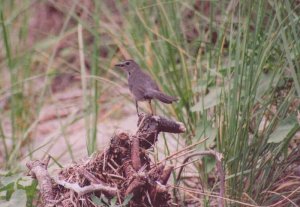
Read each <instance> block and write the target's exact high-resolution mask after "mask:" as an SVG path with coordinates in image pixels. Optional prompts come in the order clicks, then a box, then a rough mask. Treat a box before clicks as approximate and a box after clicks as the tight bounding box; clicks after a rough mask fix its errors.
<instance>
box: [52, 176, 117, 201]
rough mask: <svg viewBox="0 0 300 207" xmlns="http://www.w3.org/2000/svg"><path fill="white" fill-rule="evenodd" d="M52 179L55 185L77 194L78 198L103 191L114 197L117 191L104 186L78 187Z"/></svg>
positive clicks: (74, 184) (55, 178)
mask: <svg viewBox="0 0 300 207" xmlns="http://www.w3.org/2000/svg"><path fill="white" fill-rule="evenodd" d="M53 179H54V181H55V182H56V183H57V184H59V185H62V186H64V187H65V188H68V189H70V190H73V191H75V192H76V193H78V196H79V197H80V196H83V195H85V194H87V193H91V192H95V191H104V192H106V193H108V194H110V195H112V196H116V195H117V191H118V188H116V187H111V186H106V185H102V184H91V185H88V186H84V187H80V186H79V185H78V183H68V182H66V181H64V180H59V179H58V178H57V177H54V178H53Z"/></svg>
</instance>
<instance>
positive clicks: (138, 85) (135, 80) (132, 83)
mask: <svg viewBox="0 0 300 207" xmlns="http://www.w3.org/2000/svg"><path fill="white" fill-rule="evenodd" d="M115 66H116V67H119V68H121V69H123V70H124V71H126V72H127V75H128V85H129V90H130V92H131V93H132V94H133V96H134V98H135V106H136V111H137V114H138V115H139V110H138V101H148V102H149V104H150V109H151V113H152V114H153V110H152V106H151V100H152V99H157V100H159V101H161V102H163V103H166V104H171V103H172V102H174V101H177V100H178V99H177V98H176V97H173V96H169V95H166V94H164V93H163V92H161V91H160V90H159V88H158V86H157V84H156V83H155V82H154V80H152V78H151V77H150V76H149V75H148V74H146V73H145V72H143V71H142V70H141V69H140V67H139V65H138V64H137V63H136V62H135V61H134V60H124V61H122V62H120V63H118V64H116V65H115Z"/></svg>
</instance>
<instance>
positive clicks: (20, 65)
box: [0, 0, 300, 206]
mask: <svg viewBox="0 0 300 207" xmlns="http://www.w3.org/2000/svg"><path fill="white" fill-rule="evenodd" d="M0 22H1V27H0V31H1V32H0V35H1V40H0V48H1V53H0V65H1V67H0V75H1V78H0V123H1V125H0V142H1V146H0V167H1V169H2V170H1V172H0V174H1V180H0V197H1V198H2V199H3V201H1V202H2V204H3V206H10V205H13V204H14V202H16V201H18V202H20V201H22V202H21V203H25V204H24V206H26V205H27V206H35V205H36V204H37V202H38V201H37V200H38V196H37V195H36V193H35V192H36V183H35V182H33V181H32V180H31V179H29V178H28V177H26V176H25V174H24V172H25V167H24V163H23V162H22V161H24V159H30V158H31V157H32V154H33V153H34V152H36V151H42V152H44V154H45V155H46V154H47V150H45V146H46V145H47V147H48V145H49V143H46V144H45V145H41V146H39V147H38V148H35V147H34V146H33V145H32V142H33V139H34V137H35V136H34V134H35V131H36V130H37V126H38V125H39V123H40V122H41V119H40V116H41V111H42V109H43V107H45V105H51V104H53V105H55V104H57V103H56V102H55V101H54V99H53V98H52V97H53V95H54V94H57V93H59V92H60V93H61V92H63V94H64V95H66V94H68V93H71V92H70V91H72V90H68V89H70V88H72V89H74V90H75V88H77V89H80V94H79V95H78V96H79V100H78V99H76V101H75V102H73V100H72V99H71V100H69V101H70V102H71V103H73V104H74V105H76V106H78V108H77V109H76V110H75V111H73V112H72V113H70V114H69V115H68V120H67V121H65V122H64V123H62V124H61V125H60V133H61V134H63V135H64V134H65V133H66V129H67V127H68V126H69V125H71V124H73V123H75V122H76V121H78V120H80V119H83V120H84V126H85V132H86V136H85V137H83V138H82V139H86V148H87V153H88V154H89V155H90V154H92V153H93V152H94V151H95V150H97V145H96V141H97V139H99V137H97V130H99V129H98V123H99V120H103V119H106V118H110V117H115V118H118V117H119V115H116V112H118V111H119V112H120V113H121V114H122V107H120V106H119V104H120V103H125V102H124V101H127V103H126V104H125V106H123V108H124V107H125V108H126V106H127V105H132V107H134V104H133V103H130V102H128V100H129V101H131V98H130V96H129V95H128V94H126V93H123V90H122V88H123V87H124V86H126V82H127V80H126V76H125V75H124V74H123V73H120V72H118V71H117V70H113V69H112V68H113V65H114V64H115V63H117V62H118V61H120V60H123V59H128V58H130V59H135V60H136V61H137V62H138V63H139V64H140V65H141V66H142V67H143V68H144V69H145V70H147V72H148V73H150V74H151V75H152V77H153V78H155V79H156V81H157V83H158V84H159V86H160V87H161V88H162V90H163V91H165V92H166V93H168V94H170V95H174V96H177V97H179V98H180V101H179V102H178V103H177V104H173V105H170V106H165V105H164V106H160V105H159V104H157V106H156V107H157V111H159V112H158V113H161V114H165V115H166V116H171V117H174V119H178V120H179V121H181V122H183V123H184V124H185V125H186V127H187V132H186V134H184V135H183V136H182V137H180V138H179V139H177V140H178V142H183V143H185V144H186V145H191V144H193V143H196V142H198V141H199V140H201V139H203V138H204V137H207V140H206V141H205V143H203V144H202V145H201V146H198V148H197V150H199V151H201V150H207V149H213V150H216V151H218V152H220V153H222V154H223V156H224V160H223V161H224V162H223V168H224V170H225V172H226V175H225V179H226V193H225V195H226V198H227V200H226V203H227V205H228V206H239V205H241V206H262V205H263V206H298V205H300V188H299V184H300V168H299V161H300V160H299V157H300V155H299V144H298V143H299V138H300V136H299V114H298V113H299V103H300V101H299V94H300V41H299V37H300V2H299V1H298V0H285V1H280V0H253V1H247V0H239V1H238V0H224V1H219V0H216V1H201V0H182V1H177V0H148V1H146V0H130V1H129V0H119V1H110V0H103V1H93V0H65V1H63V0H43V1H38V0H5V1H1V3H0ZM74 90H73V91H74ZM77 98H78V97H77ZM62 99H68V97H62ZM58 108H59V105H58ZM129 113H130V112H129ZM131 113H132V112H131ZM123 115H124V116H126V115H127V114H126V113H125V114H123ZM56 116H57V117H58V119H59V117H60V116H62V114H61V113H59V112H57V114H56ZM63 116H65V115H64V114H63ZM133 124H135V123H133ZM66 136H67V135H66ZM66 143H67V146H68V148H67V150H66V152H65V153H68V154H70V157H71V158H72V159H73V158H74V156H76V153H75V152H74V150H73V149H72V144H71V143H69V142H68V140H67V139H66ZM165 144H166V149H168V142H167V141H166V140H165ZM50 145H51V144H50ZM47 149H48V148H47ZM74 153H75V155H74ZM168 153H169V152H168V150H165V155H168ZM55 162H57V164H59V158H57V159H55ZM214 164H215V162H214V160H213V159H210V158H205V159H201V160H199V162H195V164H193V167H191V168H190V171H189V174H188V176H186V177H183V178H182V179H181V180H180V182H175V181H174V185H179V186H181V187H182V188H180V189H179V188H174V190H173V196H174V198H176V202H177V203H178V204H180V205H181V206H186V205H187V204H191V205H194V206H213V205H214V202H215V200H216V199H215V197H216V194H217V192H218V189H219V180H218V179H217V177H216V176H215V174H216V172H215V168H214V167H215V166H214ZM186 171H188V168H187V170H186ZM175 177H176V172H175V173H174V178H175ZM174 180H175V179H174ZM174 202H175V201H174Z"/></svg>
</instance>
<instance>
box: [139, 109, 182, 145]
mask: <svg viewBox="0 0 300 207" xmlns="http://www.w3.org/2000/svg"><path fill="white" fill-rule="evenodd" d="M138 126H139V130H138V132H137V134H138V135H139V138H140V139H141V138H142V139H141V140H140V147H142V148H145V149H148V148H150V147H151V146H152V145H153V144H154V143H155V142H156V141H157V136H158V134H159V133H160V132H168V133H174V134H179V133H183V132H185V131H186V128H185V126H184V124H183V123H181V122H177V121H173V120H170V119H167V118H165V117H162V116H152V115H149V114H143V113H141V114H140V115H139V120H138Z"/></svg>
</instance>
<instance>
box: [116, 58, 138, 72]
mask: <svg viewBox="0 0 300 207" xmlns="http://www.w3.org/2000/svg"><path fill="white" fill-rule="evenodd" d="M115 66H116V67H118V68H121V69H122V70H125V71H126V72H127V73H128V74H129V75H130V73H132V72H133V71H134V70H136V69H138V68H139V66H138V64H137V63H136V62H135V61H134V60H124V61H122V62H120V63H118V64H116V65H115Z"/></svg>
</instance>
